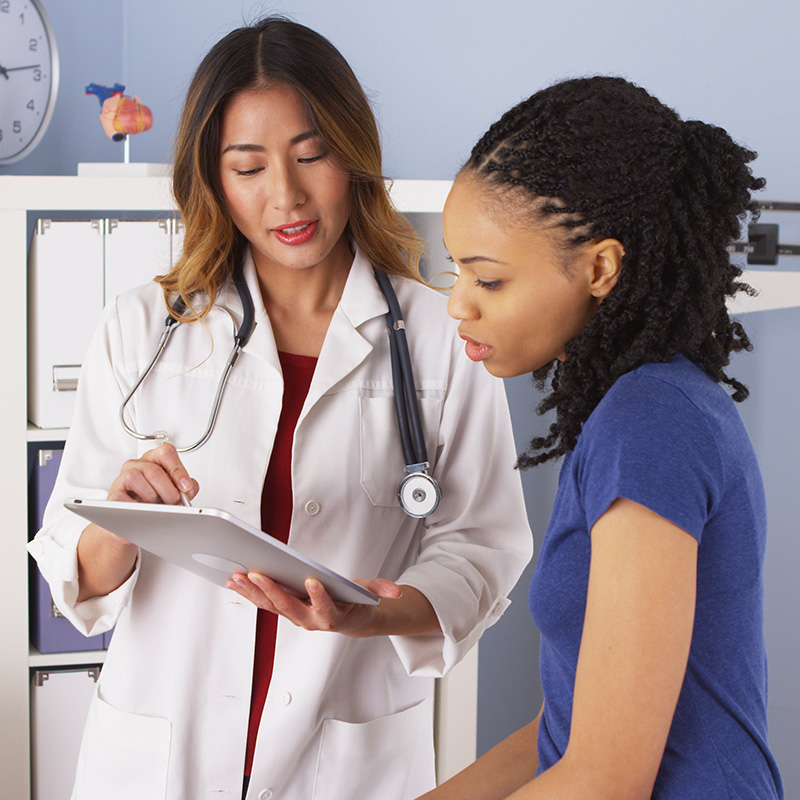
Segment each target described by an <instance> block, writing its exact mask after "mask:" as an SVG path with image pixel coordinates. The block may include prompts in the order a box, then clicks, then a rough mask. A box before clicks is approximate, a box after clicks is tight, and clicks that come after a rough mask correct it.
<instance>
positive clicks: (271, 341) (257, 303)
mask: <svg viewBox="0 0 800 800" xmlns="http://www.w3.org/2000/svg"><path fill="white" fill-rule="evenodd" d="M243 271H244V280H245V283H246V284H247V289H248V291H249V292H250V297H252V298H253V306H254V309H255V328H254V330H253V335H252V336H251V337H250V340H249V341H248V343H247V344H246V345H245V346H244V349H243V350H242V352H243V353H246V354H247V355H250V356H253V357H255V358H258V359H260V360H261V361H266V362H267V363H268V364H269V365H270V366H271V367H273V368H274V369H275V370H277V372H278V374H280V373H281V363H280V360H279V359H278V348H277V345H276V344H275V336H274V334H273V333H272V323H271V322H270V321H269V316H268V315H267V311H266V309H265V308H264V301H263V300H262V298H261V289H260V288H259V285H258V276H257V275H256V267H255V263H254V262H253V257H252V255H251V254H250V250H249V249H248V250H247V251H246V254H245V257H244V264H243ZM220 294H221V297H220V301H221V303H222V305H223V306H225V308H227V309H229V310H230V313H231V314H232V316H233V317H234V319H235V321H236V327H237V329H238V327H239V325H241V324H242V303H241V300H240V299H239V292H238V291H237V290H236V286H235V285H234V283H233V281H232V280H229V281H228V283H227V284H226V285H225V289H224V290H223V292H221V293H220Z"/></svg>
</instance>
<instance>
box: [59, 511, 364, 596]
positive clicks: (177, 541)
mask: <svg viewBox="0 0 800 800" xmlns="http://www.w3.org/2000/svg"><path fill="white" fill-rule="evenodd" d="M64 506H65V508H68V509H69V510H70V511H74V512H75V513H76V514H80V516H82V517H84V518H86V519H88V520H89V521H90V522H94V523H96V524H98V525H100V526H101V527H103V528H106V529H107V530H109V531H112V532H113V533H116V534H117V535H118V536H121V537H122V538H123V539H127V540H128V541H129V542H133V543H134V544H136V545H138V546H139V547H141V548H143V549H145V550H147V551H148V552H150V553H153V554H154V555H156V556H159V557H160V558H163V559H166V560H167V561H171V562H172V563H173V564H177V565H178V566H180V567H183V568H184V569H187V570H189V571H190V572H193V573H195V575H199V576H201V577H203V578H206V579H207V580H210V581H212V582H213V583H216V584H217V585H219V586H225V583H226V582H227V580H228V578H230V577H231V576H232V575H233V573H234V572H241V573H243V574H247V573H248V572H260V573H261V574H262V575H266V576H267V577H269V578H271V579H272V580H274V581H276V582H277V583H280V584H281V585H282V586H284V587H285V588H286V589H287V591H289V592H291V593H292V594H295V595H297V596H298V597H302V598H306V597H308V595H307V593H306V590H305V580H306V578H316V579H317V580H318V581H319V582H320V583H321V584H322V585H323V586H324V587H325V589H326V590H327V591H328V594H330V596H331V597H332V598H333V599H334V600H337V601H339V602H343V603H363V604H368V605H374V604H376V603H377V602H378V601H379V598H378V596H377V595H376V594H373V593H372V592H370V591H369V590H368V589H365V588H364V587H363V586H359V585H358V584H357V583H353V582H352V581H349V580H347V578H343V577H342V576H341V575H338V574H337V573H335V572H333V571H332V570H330V569H328V568H327V567H323V566H322V565H321V564H317V563H316V562H314V561H312V560H311V559H309V558H306V557H305V556H303V555H301V554H300V553H298V552H297V551H296V550H292V548H291V547H289V546H288V545H285V544H284V543H283V542H279V541H278V540H277V539H275V538H273V537H272V536H268V535H267V534H266V533H263V532H262V531H260V530H257V529H256V528H254V527H252V526H251V525H248V524H247V523H246V522H243V521H242V520H240V519H237V518H236V517H234V516H233V515H232V514H229V513H228V512H227V511H222V510H221V509H218V508H200V507H197V508H195V507H187V506H167V505H157V504H154V503H123V502H116V501H112V500H81V499H77V498H76V499H74V500H68V501H67V502H66V503H64Z"/></svg>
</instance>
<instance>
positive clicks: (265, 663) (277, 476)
mask: <svg viewBox="0 0 800 800" xmlns="http://www.w3.org/2000/svg"><path fill="white" fill-rule="evenodd" d="M278 357H279V358H280V362H281V369H282V370H283V407H282V408H281V416H280V419H279V420H278V430H277V432H276V434H275V444H274V445H273V447H272V456H271V457H270V461H269V467H268V468H267V477H266V478H265V480H264V489H263V491H262V494H261V530H262V531H264V532H265V533H268V534H270V536H274V537H275V538H276V539H280V541H282V542H284V543H286V542H288V540H289V528H290V526H291V523H292V442H293V440H294V429H295V427H296V426H297V419H298V417H299V416H300V412H301V411H302V409H303V403H304V402H305V399H306V395H307V394H308V389H309V387H310V386H311V379H312V377H313V376H314V368H315V367H316V366H317V359H316V358H314V357H313V356H298V355H294V354H292V353H278ZM277 631H278V618H277V616H276V615H275V614H271V613H269V612H267V611H262V610H261V609H259V610H258V618H257V624H256V649H255V661H254V666H253V693H252V695H251V697H250V723H249V726H248V729H247V753H246V756H245V762H244V774H245V775H249V774H250V773H251V771H252V767H253V753H254V752H255V749H256V737H257V736H258V726H259V723H260V722H261V713H262V711H263V710H264V702H265V701H266V699H267V690H268V689H269V684H270V681H271V680H272V664H273V661H274V658H275V637H276V635H277Z"/></svg>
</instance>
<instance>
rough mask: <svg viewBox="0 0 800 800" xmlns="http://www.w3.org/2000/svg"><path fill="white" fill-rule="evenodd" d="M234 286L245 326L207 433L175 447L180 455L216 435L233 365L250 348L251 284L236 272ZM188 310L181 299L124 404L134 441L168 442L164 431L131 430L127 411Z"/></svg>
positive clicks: (226, 369)
mask: <svg viewBox="0 0 800 800" xmlns="http://www.w3.org/2000/svg"><path fill="white" fill-rule="evenodd" d="M233 282H234V284H235V286H236V290H237V291H238V293H239V298H240V299H241V301H242V324H241V325H240V326H239V328H238V330H237V331H236V333H235V335H234V338H233V347H232V348H231V352H230V353H229V354H228V360H227V361H226V362H225V367H224V369H223V371H222V377H221V378H220V380H219V383H218V384H217V391H216V393H215V395H214V402H213V403H212V405H211V413H210V414H209V417H208V424H207V425H206V429H205V431H204V433H203V435H202V436H201V437H200V438H199V439H198V440H197V441H196V442H193V443H192V444H190V445H185V446H183V447H177V446H175V449H176V450H177V451H178V452H179V453H188V452H189V451H190V450H196V449H197V448H198V447H200V446H201V445H203V444H205V443H206V441H208V438H209V437H210V436H211V434H212V433H213V432H214V426H215V425H216V422H217V416H218V415H219V409H220V405H221V404H222V395H223V393H224V392H225V387H226V386H227V384H228V375H229V374H230V371H231V370H232V369H233V365H234V364H235V363H236V359H237V358H238V357H239V353H240V351H241V349H242V348H243V347H244V346H245V344H247V340H248V339H249V338H250V334H251V333H252V332H253V328H254V327H255V307H254V305H253V298H252V297H251V296H250V292H249V291H248V289H247V284H246V283H245V280H244V275H243V274H242V272H241V270H236V272H235V273H234V275H233ZM185 310H186V303H185V302H184V300H183V298H182V297H179V298H178V299H177V300H176V301H175V303H174V304H173V306H172V314H170V315H169V316H168V317H167V318H166V320H165V322H164V332H163V333H162V334H161V338H160V339H159V342H158V346H157V347H156V351H155V353H153V357H152V358H151V359H150V363H149V364H148V365H147V366H146V367H145V369H144V370H143V371H142V373H141V374H140V375H139V377H138V379H137V380H136V383H134V385H133V388H132V389H131V390H130V391H129V392H128V394H127V395H126V396H125V399H124V400H123V401H122V404H121V405H120V407H119V418H120V421H121V422H122V427H123V428H124V429H125V431H126V433H128V434H130V435H131V436H133V438H134V439H138V440H139V441H162V442H163V441H166V433H165V432H164V431H157V432H155V433H139V432H138V431H136V430H134V429H133V428H131V427H130V425H128V423H127V422H126V421H125V408H126V406H127V405H128V403H129V401H130V399H131V398H132V397H133V395H134V394H135V393H136V390H137V389H138V388H139V387H140V386H141V385H142V383H143V382H144V379H145V378H146V377H147V376H148V375H149V374H150V372H151V371H152V369H153V367H154V366H155V364H156V362H157V361H158V359H159V358H160V356H161V354H162V353H163V352H164V348H165V347H166V346H167V342H169V340H170V338H171V337H172V334H173V332H174V331H175V330H176V328H178V326H179V325H181V324H182V323H181V321H180V319H177V317H180V316H181V315H182V314H183V312H184V311H185Z"/></svg>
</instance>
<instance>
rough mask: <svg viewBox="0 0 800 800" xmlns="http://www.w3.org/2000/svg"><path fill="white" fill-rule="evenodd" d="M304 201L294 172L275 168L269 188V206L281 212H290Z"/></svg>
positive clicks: (303, 194)
mask: <svg viewBox="0 0 800 800" xmlns="http://www.w3.org/2000/svg"><path fill="white" fill-rule="evenodd" d="M305 199H306V193H305V191H304V189H303V187H302V185H301V183H300V181H299V180H298V179H297V176H296V175H295V174H294V171H293V170H292V169H291V168H290V167H288V166H282V167H277V166H276V167H275V168H274V169H273V170H272V175H271V180H270V186H269V201H270V205H271V206H272V207H273V208H275V209H278V210H281V211H291V209H293V208H296V207H297V206H299V205H302V204H303V203H304V202H305Z"/></svg>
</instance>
